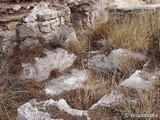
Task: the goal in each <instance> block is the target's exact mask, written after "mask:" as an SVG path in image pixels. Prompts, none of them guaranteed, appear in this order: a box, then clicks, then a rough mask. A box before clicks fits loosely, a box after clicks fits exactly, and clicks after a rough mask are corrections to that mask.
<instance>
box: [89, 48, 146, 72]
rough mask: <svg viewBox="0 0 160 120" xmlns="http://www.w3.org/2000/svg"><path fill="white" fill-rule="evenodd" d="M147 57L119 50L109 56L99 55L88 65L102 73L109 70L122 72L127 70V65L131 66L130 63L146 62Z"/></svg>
mask: <svg viewBox="0 0 160 120" xmlns="http://www.w3.org/2000/svg"><path fill="white" fill-rule="evenodd" d="M145 58H146V57H145V56H144V55H142V54H140V53H135V52H131V51H128V50H123V49H117V50H113V51H112V52H111V53H110V54H109V55H108V56H106V55H105V54H98V55H95V56H93V57H92V58H91V59H90V60H89V62H88V65H89V67H90V68H93V69H96V70H100V71H104V72H106V71H108V70H115V69H118V70H122V71H123V69H125V68H124V66H126V65H125V64H127V65H129V63H128V62H130V61H134V60H135V62H140V61H144V60H145Z"/></svg>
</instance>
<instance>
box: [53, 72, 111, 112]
mask: <svg viewBox="0 0 160 120" xmlns="http://www.w3.org/2000/svg"><path fill="white" fill-rule="evenodd" d="M111 87H112V80H111V78H110V76H109V75H107V74H105V73H100V72H97V71H90V72H89V77H88V78H87V82H86V83H85V86H84V87H83V88H77V89H74V90H70V91H64V92H63V93H62V94H60V95H57V96H53V99H55V100H59V99H62V98H63V99H65V100H66V101H67V103H68V104H69V105H70V106H71V107H72V108H75V109H80V110H87V109H89V108H90V107H91V106H92V105H93V104H94V103H96V102H98V100H99V99H101V98H102V97H103V96H104V95H106V94H107V93H109V92H110V91H111Z"/></svg>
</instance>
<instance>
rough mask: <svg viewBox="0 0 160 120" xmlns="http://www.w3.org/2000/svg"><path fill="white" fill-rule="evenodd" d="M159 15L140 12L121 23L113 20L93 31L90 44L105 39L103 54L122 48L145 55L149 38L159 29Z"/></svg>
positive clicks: (127, 17) (156, 12)
mask: <svg viewBox="0 0 160 120" xmlns="http://www.w3.org/2000/svg"><path fill="white" fill-rule="evenodd" d="M159 15H160V14H159V11H154V12H153V11H142V12H140V13H133V15H132V16H126V17H125V18H123V20H121V21H119V20H115V19H114V18H113V19H111V20H109V21H107V23H105V24H102V25H100V26H98V27H97V28H96V29H95V30H94V31H93V34H92V41H91V42H92V43H94V41H96V40H99V39H106V45H105V47H104V48H101V49H102V50H104V52H106V51H111V50H113V49H117V48H124V49H129V50H133V51H139V52H143V53H147V51H148V50H149V44H150V42H152V41H150V39H151V36H152V35H153V34H155V33H156V31H157V30H158V29H159V28H160V27H159V24H160V21H159V18H160V16H159Z"/></svg>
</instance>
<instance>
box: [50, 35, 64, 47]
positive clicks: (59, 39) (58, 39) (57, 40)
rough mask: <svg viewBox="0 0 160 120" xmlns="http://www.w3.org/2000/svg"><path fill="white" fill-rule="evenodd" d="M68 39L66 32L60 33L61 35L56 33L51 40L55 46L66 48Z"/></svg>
mask: <svg viewBox="0 0 160 120" xmlns="http://www.w3.org/2000/svg"><path fill="white" fill-rule="evenodd" d="M66 40H67V36H66V34H64V33H60V34H59V35H54V36H53V39H52V40H51V41H50V42H51V43H52V45H53V46H54V47H61V48H65V42H66Z"/></svg>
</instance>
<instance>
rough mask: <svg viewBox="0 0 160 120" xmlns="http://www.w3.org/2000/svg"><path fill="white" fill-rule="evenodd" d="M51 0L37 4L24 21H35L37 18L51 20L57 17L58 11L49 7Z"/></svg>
mask: <svg viewBox="0 0 160 120" xmlns="http://www.w3.org/2000/svg"><path fill="white" fill-rule="evenodd" d="M49 4H50V3H49V2H43V1H42V2H40V3H39V4H38V5H37V6H35V7H34V8H33V9H32V11H31V13H30V14H29V15H28V16H27V17H26V18H24V22H34V21H36V20H37V19H39V20H42V21H43V20H49V19H52V18H56V17H57V12H56V10H55V11H52V10H50V9H49V8H48V5H49Z"/></svg>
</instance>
